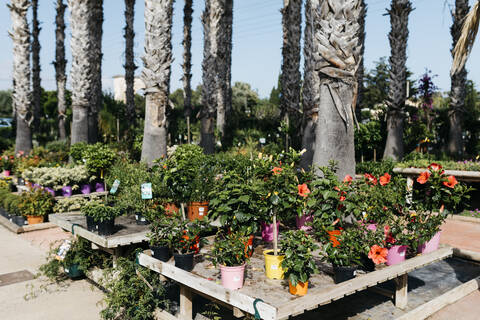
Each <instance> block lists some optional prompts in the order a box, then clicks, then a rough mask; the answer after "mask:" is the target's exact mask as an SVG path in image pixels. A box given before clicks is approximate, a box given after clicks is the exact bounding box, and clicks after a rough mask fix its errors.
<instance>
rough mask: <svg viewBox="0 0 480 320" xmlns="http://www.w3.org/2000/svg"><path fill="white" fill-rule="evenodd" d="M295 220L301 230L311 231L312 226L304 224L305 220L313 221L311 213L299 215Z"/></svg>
mask: <svg viewBox="0 0 480 320" xmlns="http://www.w3.org/2000/svg"><path fill="white" fill-rule="evenodd" d="M295 220H296V222H297V228H298V229H300V230H303V231H305V232H309V231H312V227H311V226H307V225H306V223H307V222H308V223H310V222H312V221H313V216H312V215H311V214H304V215H303V216H301V217H298V216H297V217H296V218H295Z"/></svg>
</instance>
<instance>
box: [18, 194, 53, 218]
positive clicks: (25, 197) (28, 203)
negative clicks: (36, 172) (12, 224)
mask: <svg viewBox="0 0 480 320" xmlns="http://www.w3.org/2000/svg"><path fill="white" fill-rule="evenodd" d="M53 206H54V199H53V197H52V195H51V194H50V193H48V192H45V191H44V190H41V189H36V190H33V191H31V192H25V193H22V194H21V196H20V200H19V203H18V209H19V211H20V213H21V214H22V215H23V216H25V217H27V220H28V224H38V223H42V222H43V221H44V219H45V216H47V215H48V214H49V213H51V212H52V210H53Z"/></svg>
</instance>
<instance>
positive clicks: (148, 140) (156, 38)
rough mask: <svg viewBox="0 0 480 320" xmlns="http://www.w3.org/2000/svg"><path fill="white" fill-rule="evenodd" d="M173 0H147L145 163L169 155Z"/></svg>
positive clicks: (143, 148) (144, 79)
mask: <svg viewBox="0 0 480 320" xmlns="http://www.w3.org/2000/svg"><path fill="white" fill-rule="evenodd" d="M172 16H173V0H145V31H146V32H145V55H144V57H143V62H144V69H143V72H142V77H143V81H144V82H145V99H146V106H145V108H146V110H145V127H144V134H143V146H142V160H143V161H146V162H147V163H148V164H150V165H151V164H152V163H153V160H155V159H159V158H161V157H162V156H166V154H167V127H168V121H167V114H166V113H167V108H168V106H169V105H170V101H169V98H168V95H169V93H170V75H171V64H172Z"/></svg>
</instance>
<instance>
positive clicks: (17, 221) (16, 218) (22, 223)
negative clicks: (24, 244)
mask: <svg viewBox="0 0 480 320" xmlns="http://www.w3.org/2000/svg"><path fill="white" fill-rule="evenodd" d="M13 222H14V223H15V224H16V225H17V226H19V227H23V226H25V225H27V224H28V223H27V219H25V217H24V216H13Z"/></svg>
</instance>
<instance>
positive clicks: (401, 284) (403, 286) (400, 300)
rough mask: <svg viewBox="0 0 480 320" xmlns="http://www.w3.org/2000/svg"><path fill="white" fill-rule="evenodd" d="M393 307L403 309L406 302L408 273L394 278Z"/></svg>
mask: <svg viewBox="0 0 480 320" xmlns="http://www.w3.org/2000/svg"><path fill="white" fill-rule="evenodd" d="M395 285H396V289H395V307H397V308H400V309H405V308H406V307H407V303H408V296H407V294H408V273H406V274H403V275H401V276H398V277H397V278H396V279H395Z"/></svg>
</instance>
